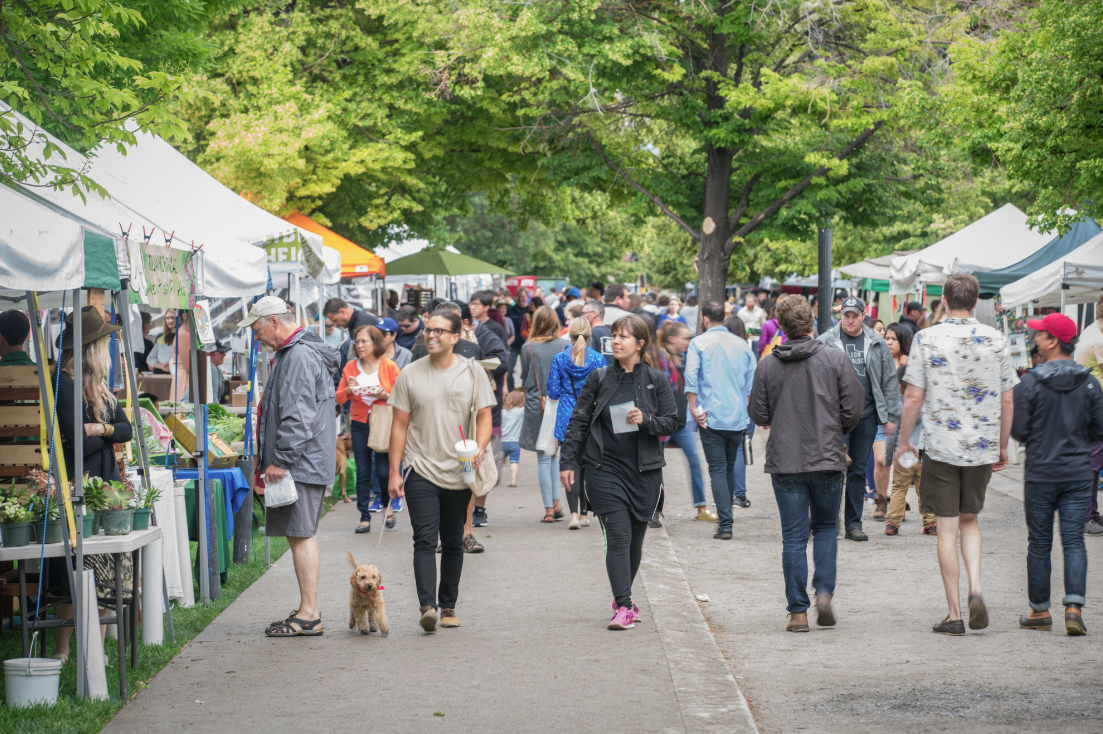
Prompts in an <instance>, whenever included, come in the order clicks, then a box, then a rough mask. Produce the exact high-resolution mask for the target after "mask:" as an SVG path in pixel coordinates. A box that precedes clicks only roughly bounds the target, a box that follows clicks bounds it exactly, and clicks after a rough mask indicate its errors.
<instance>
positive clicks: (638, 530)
mask: <svg viewBox="0 0 1103 734" xmlns="http://www.w3.org/2000/svg"><path fill="white" fill-rule="evenodd" d="M598 520H600V521H601V529H602V531H603V532H604V533H605V572H606V573H608V574H609V585H610V586H611V587H613V598H614V599H616V600H617V606H618V607H628V608H629V609H631V608H632V582H633V581H635V580H636V572H637V571H639V570H640V559H641V558H643V535H644V533H646V532H647V523H646V522H640V521H638V520H636V519H635V518H634V517H632V513H631V512H630V511H628V510H627V509H624V510H617V511H616V512H610V513H607V514H605V515H598Z"/></svg>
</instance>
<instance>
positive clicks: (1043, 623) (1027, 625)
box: [1019, 613, 1068, 632]
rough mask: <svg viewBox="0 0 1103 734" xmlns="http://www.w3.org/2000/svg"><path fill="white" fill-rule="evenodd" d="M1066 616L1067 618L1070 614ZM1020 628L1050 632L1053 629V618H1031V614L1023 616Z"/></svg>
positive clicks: (1047, 616) (1020, 618)
mask: <svg viewBox="0 0 1103 734" xmlns="http://www.w3.org/2000/svg"><path fill="white" fill-rule="evenodd" d="M1065 616H1066V617H1067V616H1068V614H1067V613H1066V614H1065ZM1019 626H1020V627H1022V628H1023V629H1024V630H1039V631H1041V632H1049V631H1050V630H1051V629H1053V617H1051V616H1049V615H1048V614H1047V615H1046V616H1044V617H1031V616H1030V615H1029V614H1023V615H1021V616H1020V617H1019Z"/></svg>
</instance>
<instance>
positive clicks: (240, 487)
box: [176, 466, 249, 538]
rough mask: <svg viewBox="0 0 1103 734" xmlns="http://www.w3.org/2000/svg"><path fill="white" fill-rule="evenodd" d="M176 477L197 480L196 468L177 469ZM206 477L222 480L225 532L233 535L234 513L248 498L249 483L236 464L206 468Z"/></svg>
mask: <svg viewBox="0 0 1103 734" xmlns="http://www.w3.org/2000/svg"><path fill="white" fill-rule="evenodd" d="M176 478H177V479H195V480H196V481H198V480H199V470H198V469H177V470H176ZM207 478H208V479H219V480H221V481H222V495H223V500H224V501H225V503H226V534H227V536H228V537H230V538H233V537H234V513H235V512H237V511H238V510H240V509H241V504H242V503H243V502H245V501H246V500H247V499H249V483H248V482H247V481H245V474H244V473H243V472H242V471H241V469H238V468H237V467H236V466H234V467H231V468H229V469H208V470H207Z"/></svg>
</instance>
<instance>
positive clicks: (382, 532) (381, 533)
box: [368, 466, 414, 566]
mask: <svg viewBox="0 0 1103 734" xmlns="http://www.w3.org/2000/svg"><path fill="white" fill-rule="evenodd" d="M413 469H414V468H413V467H412V466H408V467H406V473H405V475H403V477H402V484H403V485H405V484H406V478H407V477H409V476H410V472H411V471H413ZM387 504H390V503H389V502H388V503H387ZM395 521H396V522H397V518H395ZM386 533H387V511H386V510H384V511H383V527H381V528H380V529H379V540H377V541H375V550H374V551H373V552H372V557H371V560H370V561H369V562H368V563H369V564H370V565H372V566H374V565H375V559H376V558H377V557H378V556H379V546H380V545H382V544H383V536H384V535H385V534H386Z"/></svg>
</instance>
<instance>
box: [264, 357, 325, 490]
mask: <svg viewBox="0 0 1103 734" xmlns="http://www.w3.org/2000/svg"><path fill="white" fill-rule="evenodd" d="M299 351H300V350H298V349H293V350H291V352H290V353H289V354H288V355H287V363H286V364H285V365H284V370H285V371H284V375H283V380H282V381H281V382H280V390H281V393H282V394H281V395H280V406H279V407H280V414H279V416H277V428H276V452H275V453H276V455H275V460H274V461H273V463H274V464H275V465H276V466H278V467H279V468H281V469H289V468H291V467H292V466H294V465H295V464H296V463H298V461H299V459H301V458H302V455H303V452H304V451H305V450H306V447H307V444H308V443H309V442H310V439H311V437H312V436H313V434H314V425H315V422H316V420H317V417H318V408H319V406H318V401H317V400H316V399H315V392H316V389H315V382H316V379H315V376H314V375H312V374H310V366H311V364H312V362H313V360H311V359H309V358H305V355H302V354H299V353H298V352H299Z"/></svg>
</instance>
